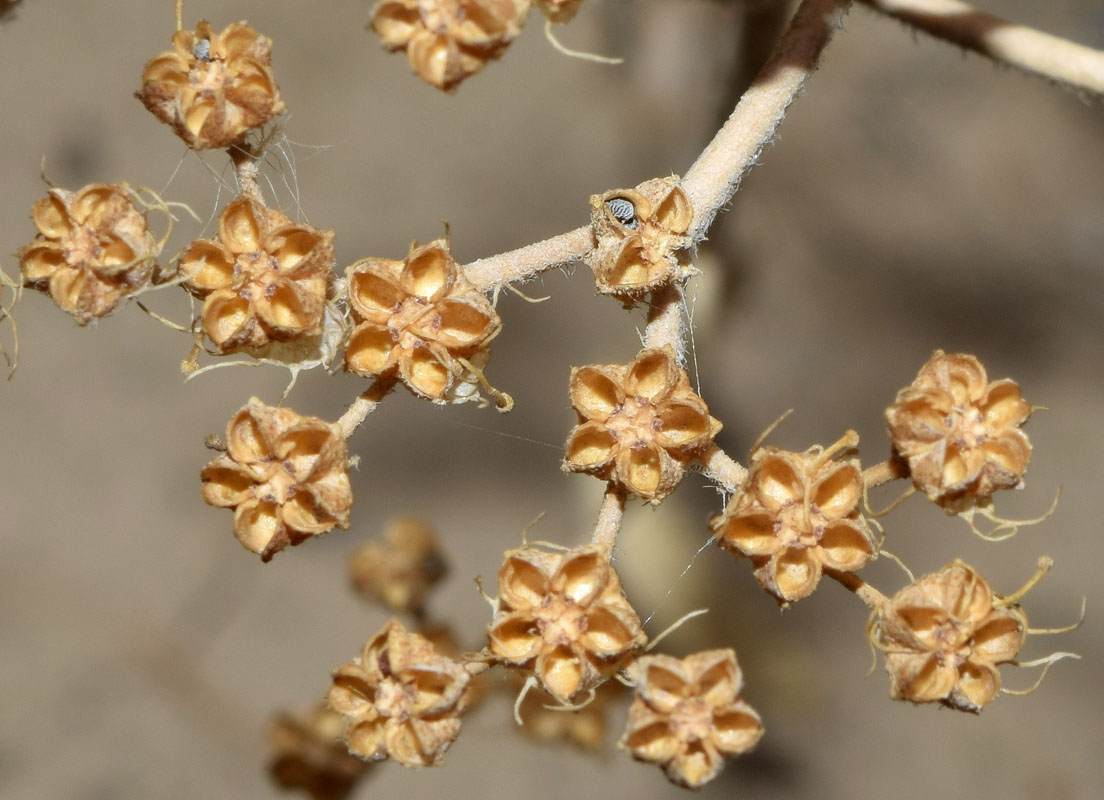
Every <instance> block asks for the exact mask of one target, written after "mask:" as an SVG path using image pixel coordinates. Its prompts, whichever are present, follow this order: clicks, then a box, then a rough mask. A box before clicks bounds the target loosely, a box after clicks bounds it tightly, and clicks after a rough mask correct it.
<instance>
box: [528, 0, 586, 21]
mask: <svg viewBox="0 0 1104 800" xmlns="http://www.w3.org/2000/svg"><path fill="white" fill-rule="evenodd" d="M536 3H537V5H538V6H539V7H540V10H541V11H543V12H544V15H545V16H546V17H548V19H550V20H552V22H570V21H571V20H572V19H573V18H574V17H575V14H576V13H577V12H578V11H579V6H581V5H582V4H583V0H536Z"/></svg>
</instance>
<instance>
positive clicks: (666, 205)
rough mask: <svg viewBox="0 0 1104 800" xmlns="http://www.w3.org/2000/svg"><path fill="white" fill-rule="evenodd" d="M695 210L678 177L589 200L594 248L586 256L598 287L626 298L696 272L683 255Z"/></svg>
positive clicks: (602, 290)
mask: <svg viewBox="0 0 1104 800" xmlns="http://www.w3.org/2000/svg"><path fill="white" fill-rule="evenodd" d="M692 218H693V209H692V208H691V206H690V201H689V200H688V199H687V197H686V195H685V194H683V191H682V189H680V188H679V178H678V177H677V176H673V175H672V176H671V177H667V178H654V179H653V180H650V181H645V182H644V183H642V184H640V185H639V186H637V187H636V188H635V189H614V190H613V191H609V192H606V193H605V194H598V195H594V196H592V197H591V198H590V219H591V227H592V228H593V230H594V237H595V241H596V246H595V248H594V249H593V250H591V251H590V253H589V254H588V255H587V265H588V266H589V267H590V268H591V269H592V270H594V280H595V284H596V286H597V287H598V291H599V292H601V293H602V294H608V295H613V296H615V297H618V298H620V299H622V300H625V301H634V300H638V299H640V298H641V297H642V296H643V295H644V294H645V293H646V292H650V291H652V290H654V289H657V288H659V287H660V286H665V285H667V284H669V283H672V282H675V281H681V280H684V279H686V278H687V277H689V276H691V275H693V274H694V273H695V270H694V267H693V266H691V265H690V264H689V263H688V262H687V261H686V258H685V255H686V249H687V248H688V247H689V246H690V239H689V237H688V236H686V232H687V231H688V230H689V229H690V222H691V220H692Z"/></svg>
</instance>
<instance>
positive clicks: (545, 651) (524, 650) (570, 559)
mask: <svg viewBox="0 0 1104 800" xmlns="http://www.w3.org/2000/svg"><path fill="white" fill-rule="evenodd" d="M498 592H499V599H498V611H497V613H496V614H495V617H494V619H493V620H492V621H491V624H490V626H489V627H488V638H489V640H490V650H491V652H492V653H493V654H494V655H496V656H498V657H499V658H500V659H501V660H502V661H503V662H504V663H506V664H507V665H509V666H512V667H516V668H520V669H525V670H532V671H534V672H535V674H536V677H537V680H538V681H539V682H540V685H541V687H542V688H543V689H545V690H546V691H547V692H548V693H549V694H551V695H552V696H553V697H554V698H556V699H557V700H559V701H560V702H562V703H567V702H569V701H570V700H571V698H572V697H574V696H575V695H577V694H578V693H579V692H585V691H588V690H589V689H592V688H594V687H596V686H598V684H600V683H601V682H602V681H604V680H605V679H606V678H608V677H609V676H610V675H612V674H613V673H614V672H616V671H617V669H618V668H619V667H620V666H621V665H622V664H623V663H624V661H625V659H626V658H627V657H629V656H631V655H632V653H633V652H635V651H637V650H639V649H640V648H641V647H643V645H644V643H645V641H646V640H647V637H645V635H644V631H643V630H642V628H641V625H640V618H639V617H638V616H637V615H636V612H635V611H634V610H633V607H632V606H631V605H630V604H629V601H628V600H627V599H626V598H625V594H624V592H622V590H621V581H620V580H619V579H618V577H617V573H616V572H614V570H613V567H611V566H610V565H609V553H608V551H607V550H606V549H605V548H604V547H602V546H601V545H597V544H589V545H584V546H582V547H576V548H575V549H573V550H568V551H566V552H558V551H557V552H549V551H548V550H545V549H542V548H540V547H535V546H526V547H522V548H519V549H517V550H510V551H508V552H507V553H506V558H505V561H504V562H503V564H502V569H500V570H499V573H498Z"/></svg>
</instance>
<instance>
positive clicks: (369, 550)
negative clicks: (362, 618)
mask: <svg viewBox="0 0 1104 800" xmlns="http://www.w3.org/2000/svg"><path fill="white" fill-rule="evenodd" d="M447 571H448V564H447V563H446V561H445V558H444V555H443V554H442V553H441V550H440V548H439V547H438V546H437V537H436V536H435V535H434V533H433V529H432V528H430V527H429V526H428V525H426V524H425V523H423V522H421V521H419V520H416V519H410V518H406V517H403V518H400V519H395V520H392V521H391V522H389V523H388V524H387V528H386V529H385V530H384V540H383V541H382V542H368V543H367V544H365V545H363V546H362V547H360V548H358V549H357V551H356V552H354V553H353V555H352V556H351V557H350V559H349V577H350V579H351V580H352V583H353V586H354V587H355V588H356V590H357V591H358V592H360V594H361V595H363V596H364V597H366V598H368V599H369V600H373V601H375V602H378V603H382V604H383V605H385V606H387V608H389V609H390V610H391V611H396V612H411V613H415V614H419V613H421V611H422V610H423V609H424V608H425V601H426V596H427V595H428V594H429V591H430V590H431V589H432V588H433V587H434V586H435V585H436V584H437V582H438V581H440V580H441V578H443V577H444V576H445V573H446V572H447Z"/></svg>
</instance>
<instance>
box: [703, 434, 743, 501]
mask: <svg viewBox="0 0 1104 800" xmlns="http://www.w3.org/2000/svg"><path fill="white" fill-rule="evenodd" d="M698 463H699V464H701V470H702V474H703V475H705V477H707V478H709V480H711V481H713V482H714V483H718V484H720V485H721V488H723V489H724V490H725V491H726V492H728V493H729V494H735V493H736V490H737V489H738V488H740V486H742V485H743V483H744V481H745V480H746V479H747V474H748V471H747V467H745V466H744V465H743V464H741V463H740V462H738V461H736V460H735V459H733V458H732V456H730V455H728V454H727V453H726V452H725V451H724V450H722V449H721V448H720V447H718V446H717V445H713V446H712V447H710V448H709V449H708V450H706V451H705V452H704V453H703V454H702V456H701V458H699V459H698Z"/></svg>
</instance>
